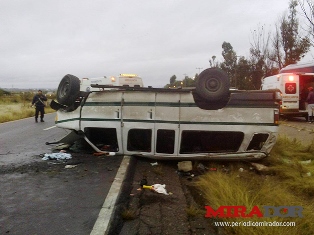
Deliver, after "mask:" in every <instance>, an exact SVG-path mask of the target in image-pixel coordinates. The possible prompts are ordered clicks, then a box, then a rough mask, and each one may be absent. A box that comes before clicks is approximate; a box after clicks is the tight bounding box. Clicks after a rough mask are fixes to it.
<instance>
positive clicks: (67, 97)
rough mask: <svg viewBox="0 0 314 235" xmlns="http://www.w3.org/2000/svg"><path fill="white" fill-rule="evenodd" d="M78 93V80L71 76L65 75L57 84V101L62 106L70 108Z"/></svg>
mask: <svg viewBox="0 0 314 235" xmlns="http://www.w3.org/2000/svg"><path fill="white" fill-rule="evenodd" d="M79 93H80V79H78V78H77V77H75V76H73V75H71V74H67V75H65V76H64V77H63V78H62V80H61V82H60V84H59V87H58V91H57V101H58V102H59V103H60V104H62V105H66V106H71V105H73V104H74V103H75V100H76V99H77V98H78V97H79Z"/></svg>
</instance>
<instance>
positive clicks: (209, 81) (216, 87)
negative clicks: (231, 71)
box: [196, 68, 230, 102]
mask: <svg viewBox="0 0 314 235" xmlns="http://www.w3.org/2000/svg"><path fill="white" fill-rule="evenodd" d="M229 88H230V81H229V78H228V75H227V74H226V73H225V72H224V71H222V70H221V69H218V68H209V69H205V70H204V71H202V72H201V73H200V75H199V76H198V78H197V80H196V92H197V93H198V94H199V95H200V96H201V97H202V98H203V99H205V100H206V101H220V100H224V102H225V100H226V99H228V97H229Z"/></svg>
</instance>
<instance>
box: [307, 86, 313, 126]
mask: <svg viewBox="0 0 314 235" xmlns="http://www.w3.org/2000/svg"><path fill="white" fill-rule="evenodd" d="M308 89H309V94H308V96H307V99H306V102H307V111H308V115H309V119H308V121H309V123H312V121H314V120H313V109H314V92H313V87H309V88H308Z"/></svg>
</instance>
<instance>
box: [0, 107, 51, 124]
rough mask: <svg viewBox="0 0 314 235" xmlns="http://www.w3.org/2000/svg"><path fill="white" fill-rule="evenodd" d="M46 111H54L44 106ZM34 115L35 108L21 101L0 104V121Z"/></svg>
mask: <svg viewBox="0 0 314 235" xmlns="http://www.w3.org/2000/svg"><path fill="white" fill-rule="evenodd" d="M45 112H46V113H52V112H55V111H54V110H53V109H51V108H50V107H46V108H45ZM33 116H35V108H32V107H31V106H30V104H23V103H1V104H0V123H4V122H9V121H14V120H19V119H23V118H28V117H33Z"/></svg>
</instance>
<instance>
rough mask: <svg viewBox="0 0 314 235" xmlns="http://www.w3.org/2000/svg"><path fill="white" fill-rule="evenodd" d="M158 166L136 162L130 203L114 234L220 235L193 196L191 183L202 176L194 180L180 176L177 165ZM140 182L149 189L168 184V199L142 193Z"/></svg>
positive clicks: (146, 162) (183, 175) (193, 178)
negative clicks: (121, 223) (120, 225)
mask: <svg viewBox="0 0 314 235" xmlns="http://www.w3.org/2000/svg"><path fill="white" fill-rule="evenodd" d="M155 162H156V161H154V160H148V159H140V158H138V159H137V162H136V166H135V169H136V170H135V172H134V178H133V182H132V189H131V193H130V195H129V203H128V205H127V206H126V207H125V208H124V209H123V210H122V213H123V214H124V217H125V218H124V219H125V220H124V224H123V225H122V227H120V228H118V229H117V231H115V232H114V233H116V234H120V235H133V234H134V235H135V234H138V235H139V234H145V235H146V234H147V235H148V234H154V235H155V234H156V235H157V234H159V235H164V234H186V235H188V234H189V235H190V234H197V235H198V234H199V235H200V234H208V235H210V234H218V233H217V232H218V231H215V230H214V228H213V227H212V226H211V223H210V221H209V219H208V218H205V217H204V215H205V209H204V207H203V208H202V207H200V206H199V204H198V203H196V202H195V200H194V198H193V196H192V194H191V190H193V187H192V183H193V181H194V180H195V179H196V177H197V175H199V172H197V171H194V172H193V173H194V175H192V176H191V175H190V174H184V173H183V172H181V171H180V172H179V171H178V170H177V169H178V166H177V163H178V162H176V161H170V162H169V161H158V163H157V164H158V165H154V164H153V163H155ZM152 164H153V165H152ZM144 181H145V182H144ZM141 182H142V183H143V182H144V183H146V185H153V184H165V185H166V187H165V188H166V191H167V193H168V194H169V195H165V194H160V193H157V192H154V191H152V190H150V189H141ZM195 194H197V192H195ZM126 212H128V215H125V213H126ZM120 229H121V230H120ZM118 230H120V231H118Z"/></svg>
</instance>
